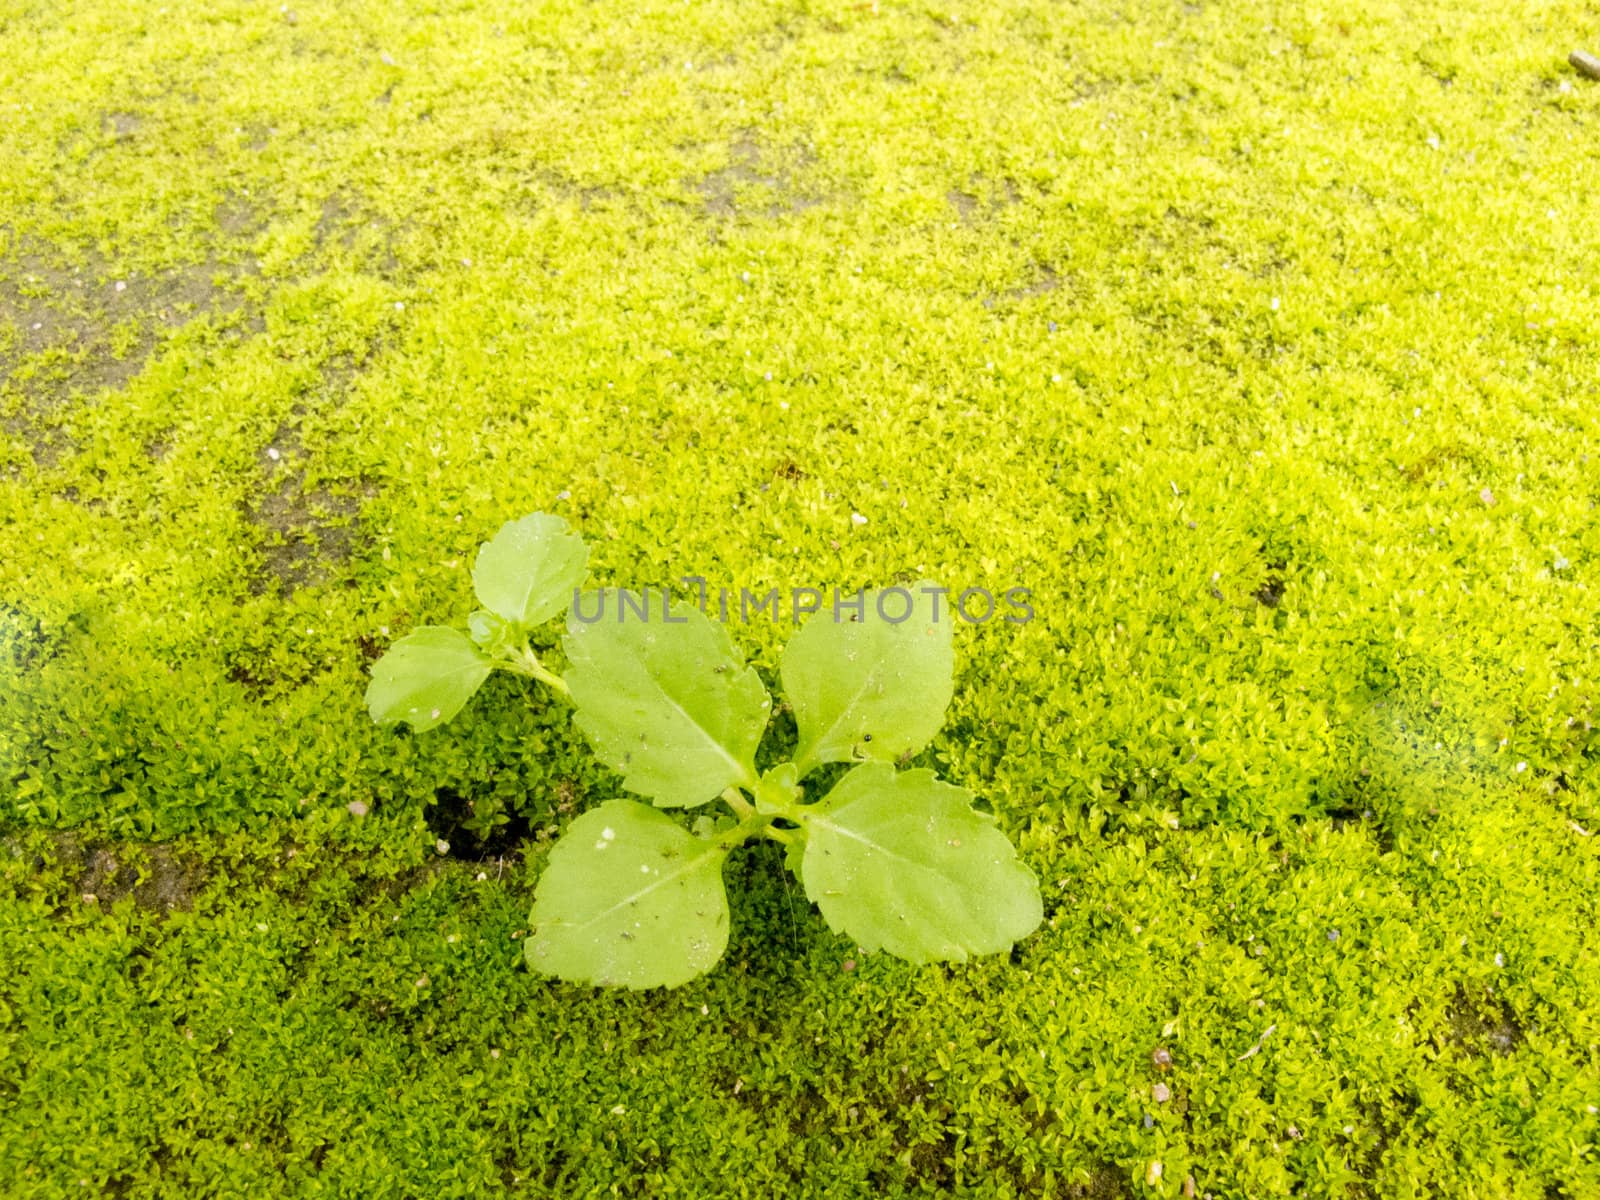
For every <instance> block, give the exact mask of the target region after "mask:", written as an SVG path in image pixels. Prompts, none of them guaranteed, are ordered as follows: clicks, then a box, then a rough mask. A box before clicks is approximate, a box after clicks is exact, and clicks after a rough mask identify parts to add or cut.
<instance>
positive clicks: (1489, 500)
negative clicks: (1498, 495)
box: [1478, 488, 1494, 504]
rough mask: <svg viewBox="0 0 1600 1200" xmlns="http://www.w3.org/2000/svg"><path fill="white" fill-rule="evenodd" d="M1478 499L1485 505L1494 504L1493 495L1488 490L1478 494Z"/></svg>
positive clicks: (1485, 489)
mask: <svg viewBox="0 0 1600 1200" xmlns="http://www.w3.org/2000/svg"><path fill="white" fill-rule="evenodd" d="M1478 499H1479V500H1482V501H1483V502H1484V503H1485V504H1493V503H1494V493H1493V492H1491V491H1490V490H1489V489H1488V488H1484V489H1483V491H1481V492H1479V493H1478Z"/></svg>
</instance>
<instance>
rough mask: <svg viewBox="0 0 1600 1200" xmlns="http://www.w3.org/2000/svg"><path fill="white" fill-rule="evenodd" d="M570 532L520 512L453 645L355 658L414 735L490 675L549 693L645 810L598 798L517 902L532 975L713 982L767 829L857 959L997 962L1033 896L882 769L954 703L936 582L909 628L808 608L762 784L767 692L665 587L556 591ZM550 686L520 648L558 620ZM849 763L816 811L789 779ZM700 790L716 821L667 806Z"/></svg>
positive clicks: (793, 643)
mask: <svg viewBox="0 0 1600 1200" xmlns="http://www.w3.org/2000/svg"><path fill="white" fill-rule="evenodd" d="M587 569H588V550H587V548H586V547H585V546H584V544H583V541H582V539H580V538H579V537H578V536H577V535H576V534H574V533H573V532H572V531H571V530H570V529H568V527H567V525H566V523H565V522H564V521H562V520H561V519H560V518H559V517H554V516H550V515H548V514H544V513H536V514H534V515H532V516H530V517H525V518H523V519H522V520H520V521H513V522H511V523H509V524H507V525H506V526H505V527H503V528H502V529H501V530H500V532H499V533H498V534H496V535H495V537H494V538H493V539H492V540H491V541H489V542H487V543H486V544H485V545H484V546H483V548H482V550H481V551H480V552H479V554H478V559H477V562H476V564H475V565H474V567H473V572H472V579H473V584H474V587H475V590H476V592H477V596H478V599H479V601H480V602H481V603H482V604H483V606H484V607H483V608H482V609H480V610H479V611H477V612H474V613H473V614H472V616H471V618H470V619H469V622H468V626H469V629H470V633H462V632H460V631H459V630H456V629H450V628H445V627H440V626H427V627H424V628H421V629H418V630H416V631H415V632H413V633H411V634H409V635H408V636H406V637H403V638H401V639H400V640H399V641H398V642H396V643H395V644H394V646H393V647H392V648H391V649H390V651H389V653H388V654H386V655H385V656H384V657H383V658H382V659H381V660H380V661H379V662H378V663H377V664H376V665H375V666H374V667H373V671H372V683H371V686H370V687H369V688H368V689H367V706H368V709H369V711H370V712H371V713H372V716H373V719H374V720H376V721H377V722H378V723H380V724H389V723H393V722H399V721H404V722H407V723H408V724H410V725H411V727H412V728H413V729H415V730H418V731H421V730H426V729H432V728H433V727H434V726H436V725H439V724H441V723H443V722H445V721H448V720H450V719H451V718H452V717H454V716H455V715H456V714H457V713H458V712H460V710H461V709H462V707H463V706H464V705H465V704H466V703H467V701H468V700H469V699H471V697H472V695H473V693H474V692H475V691H476V690H477V689H478V687H479V686H480V685H481V684H482V683H483V681H484V680H485V679H486V678H488V675H489V673H490V671H492V670H495V669H502V670H509V671H513V672H516V673H518V674H521V675H524V676H527V677H529V678H532V679H536V680H538V681H540V682H542V683H545V684H547V685H549V686H550V687H552V688H554V689H555V690H556V691H558V692H560V693H561V694H562V695H564V696H567V697H568V698H569V699H570V700H571V702H572V704H573V706H574V708H575V710H576V712H575V716H574V720H575V722H576V724H577V726H578V728H579V729H580V730H581V731H582V732H583V734H584V736H585V738H587V740H588V742H589V744H590V746H592V747H593V749H594V752H595V754H596V755H597V756H598V757H599V758H600V759H601V761H603V762H604V763H605V764H606V765H607V766H609V767H611V768H612V769H613V770H615V771H617V772H619V773H620V774H621V775H622V781H623V785H624V786H625V787H626V788H627V789H628V790H629V791H631V792H634V793H636V794H638V795H640V796H643V797H645V798H647V799H648V800H649V801H650V802H651V803H650V804H643V803H640V802H638V801H634V800H611V801H608V802H606V803H604V804H601V805H600V806H599V807H597V808H595V809H593V810H591V811H589V812H586V813H584V814H583V815H582V816H580V817H578V818H577V819H576V820H575V821H573V822H572V824H571V826H570V827H569V828H568V829H567V831H566V833H565V834H563V835H562V837H561V838H560V840H559V841H557V843H556V844H555V846H554V847H553V848H552V850H551V852H550V859H549V863H548V865H547V866H546V868H545V871H544V874H543V876H542V877H541V878H540V880H539V884H538V887H537V889H536V891H535V895H534V908H533V915H532V923H533V934H532V936H531V937H530V938H529V940H528V942H527V943H526V946H527V958H528V963H529V965H530V966H531V967H532V968H533V969H535V970H537V971H539V972H541V973H544V974H547V975H553V976H556V977H558V978H561V979H567V980H573V981H576V982H584V983H592V984H600V985H606V986H625V987H632V988H648V987H661V986H665V987H673V986H676V985H678V984H682V983H685V982H687V981H688V980H690V979H692V978H694V977H695V976H697V975H700V974H703V973H704V972H706V971H708V970H710V969H711V967H712V966H714V965H715V964H716V962H717V960H718V959H719V958H721V957H722V953H723V950H724V949H725V948H726V946H727V940H728V900H727V895H726V893H725V892H724V890H723V884H722V864H723V861H724V860H725V859H726V858H727V856H728V853H729V852H730V851H732V850H733V849H734V848H735V847H737V846H739V845H740V844H742V843H743V842H746V841H748V840H749V839H751V838H756V837H766V838H772V839H775V840H776V841H779V842H781V843H783V844H784V846H785V847H786V859H787V862H788V865H789V867H790V869H792V870H793V871H794V872H795V873H796V874H797V875H798V876H799V877H800V879H801V881H802V883H803V884H804V886H805V890H806V894H807V895H808V896H809V897H810V898H811V899H812V901H814V902H815V903H816V905H817V907H818V908H820V909H821V910H822V915H823V917H824V918H825V919H826V920H827V922H828V924H829V925H830V926H831V927H832V928H834V929H835V930H837V931H838V932H840V933H843V934H845V935H847V936H849V937H850V938H852V939H854V940H855V941H856V943H857V944H858V945H860V947H861V948H862V949H863V950H864V951H868V952H870V951H874V950H879V949H881V950H885V951H887V952H888V953H890V954H893V955H896V956H897V957H900V958H903V959H907V960H909V961H911V962H917V963H923V962H932V961H937V960H958V961H959V960H963V959H966V958H967V957H969V956H973V955H983V954H995V953H999V952H1000V951H1003V950H1007V949H1009V948H1010V947H1011V946H1012V945H1013V944H1014V943H1016V942H1017V941H1019V940H1020V939H1022V938H1024V937H1026V936H1027V935H1028V934H1030V933H1032V932H1033V930H1034V929H1035V928H1037V927H1038V925H1039V922H1040V921H1041V920H1042V918H1043V912H1042V907H1041V902H1040V898H1039V888H1038V883H1037V881H1036V880H1035V878H1034V876H1033V873H1032V872H1031V871H1030V870H1029V869H1028V868H1027V867H1026V866H1024V865H1023V864H1022V863H1021V862H1020V861H1019V860H1018V858H1017V856H1016V852H1015V850H1014V849H1013V848H1012V846H1011V843H1010V842H1009V841H1007V839H1006V837H1005V835H1004V834H1003V833H1001V832H1000V831H999V830H998V829H997V828H996V827H995V825H994V822H993V819H992V818H991V817H988V816H986V815H985V814H983V813H980V812H978V811H976V810H975V809H974V808H973V807H972V796H971V794H970V793H969V792H967V791H966V790H965V789H963V788H959V787H955V786H952V785H951V784H948V783H942V782H940V781H939V780H938V779H937V778H936V777H935V776H934V773H933V772H932V771H929V770H909V771H907V770H900V769H898V765H899V764H901V763H903V762H904V761H905V760H906V759H908V758H909V757H910V756H911V755H913V754H915V753H916V752H917V751H919V750H921V749H922V748H923V747H924V746H926V745H927V744H928V742H929V741H930V740H931V739H932V738H933V736H934V734H935V733H937V732H938V730H939V726H940V725H941V723H942V722H943V720H944V713H945V709H946V708H947V707H948V706H949V703H950V698H951V694H952V672H953V663H954V658H953V649H952V645H951V626H952V621H951V619H950V615H949V613H948V612H946V613H945V614H944V616H943V617H942V618H941V617H940V614H939V612H938V603H939V589H935V588H932V587H931V585H927V584H918V585H916V586H915V587H913V588H910V589H906V591H907V592H908V593H909V596H910V605H911V611H910V612H909V614H908V616H907V618H906V619H903V620H900V621H891V620H889V619H886V618H885V617H884V616H883V615H882V614H881V610H880V606H879V604H878V603H877V594H876V593H873V592H867V593H866V602H865V603H864V604H862V605H860V606H859V608H858V609H856V610H855V611H854V613H853V615H854V617H855V619H852V620H836V619H834V617H835V616H836V615H837V614H836V613H828V612H821V613H818V614H817V615H815V616H813V617H812V618H811V619H810V620H809V621H807V623H806V624H805V625H804V626H803V627H802V628H801V629H800V630H799V632H798V633H796V634H795V636H794V637H793V638H792V639H790V641H789V643H788V645H787V646H786V647H785V648H784V651H783V655H782V661H781V663H780V666H779V675H780V677H781V680H782V683H783V689H784V691H785V693H787V695H788V698H789V704H790V706H791V707H792V709H793V711H794V717H795V722H796V725H797V728H798V734H799V738H798V744H797V745H796V747H795V752H794V756H793V758H792V760H790V761H787V762H783V763H780V764H778V765H776V766H772V767H769V768H768V769H767V770H766V771H764V772H762V771H759V770H758V769H757V766H756V751H757V749H758V747H759V746H760V743H761V740H762V736H763V734H764V733H765V732H766V728H767V724H768V717H769V715H770V713H771V709H772V700H771V698H770V697H769V696H768V695H767V690H766V688H765V687H764V686H763V684H762V682H761V679H760V677H759V676H758V675H757V674H756V672H755V671H754V670H753V669H752V668H751V667H749V666H748V665H747V664H746V663H745V662H744V660H743V658H742V656H741V655H740V654H739V652H738V651H737V649H736V648H735V646H734V644H733V641H732V639H731V638H730V637H729V635H728V632H727V630H726V628H724V627H723V626H721V625H718V624H715V623H713V622H712V621H711V620H709V619H708V618H707V617H706V616H705V615H704V614H703V613H702V612H701V611H700V610H699V609H698V608H696V607H694V606H693V605H680V604H676V603H674V602H673V601H672V600H671V599H670V598H669V597H668V596H667V594H666V592H665V591H664V590H663V591H659V592H650V591H644V592H631V591H619V590H614V589H602V590H599V591H591V592H586V593H583V594H582V595H579V594H577V593H578V589H579V588H580V587H581V586H582V584H583V582H584V579H585V576H586V574H587ZM569 608H570V611H568V615H567V628H566V636H565V638H564V639H563V641H562V648H563V650H564V651H565V654H566V658H567V669H566V675H565V677H564V678H563V677H561V676H558V675H556V674H555V673H554V672H553V671H551V670H550V669H549V667H547V666H546V665H545V664H544V663H543V662H541V661H540V660H539V658H538V657H537V656H536V655H535V654H534V652H533V651H532V650H531V649H530V648H529V640H528V639H529V632H530V631H531V630H532V629H533V627H535V626H537V625H539V624H542V623H543V622H545V621H548V620H551V619H553V618H554V617H556V616H557V615H559V614H560V613H561V612H563V611H564V610H569ZM845 762H849V763H855V764H856V765H855V766H854V767H852V768H851V769H850V770H849V771H848V772H846V773H845V774H844V776H843V777H842V778H841V779H839V781H838V783H837V784H836V785H835V786H834V787H833V789H832V790H831V791H830V792H828V794H827V795H826V796H824V797H823V798H822V799H821V800H819V801H815V802H808V800H807V797H806V792H805V788H804V787H803V786H802V781H803V780H804V779H806V777H807V776H809V775H810V774H811V773H812V772H814V771H815V770H817V768H819V767H822V766H823V765H824V764H827V763H845ZM718 800H720V801H721V802H722V803H723V804H725V805H726V806H727V808H728V810H729V812H727V813H725V814H722V815H721V816H720V818H713V817H711V816H709V815H701V816H700V817H699V818H698V819H697V820H696V821H694V823H693V825H692V827H688V826H685V825H684V824H681V823H680V822H679V821H678V820H676V819H674V818H673V817H672V816H670V815H668V811H663V810H675V809H693V808H698V807H701V806H703V805H706V804H709V803H711V802H713V801H718Z"/></svg>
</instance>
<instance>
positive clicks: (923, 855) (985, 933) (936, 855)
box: [800, 763, 1044, 963]
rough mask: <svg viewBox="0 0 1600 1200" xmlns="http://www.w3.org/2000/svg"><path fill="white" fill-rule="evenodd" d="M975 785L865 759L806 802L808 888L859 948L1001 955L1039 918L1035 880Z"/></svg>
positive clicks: (917, 958)
mask: <svg viewBox="0 0 1600 1200" xmlns="http://www.w3.org/2000/svg"><path fill="white" fill-rule="evenodd" d="M971 800H972V796H971V793H969V792H968V791H966V789H964V788H958V787H954V786H952V785H950V784H947V783H940V782H939V781H938V780H937V779H936V778H934V774H933V772H932V771H925V770H919V771H907V772H905V773H904V774H899V775H897V774H896V773H895V771H894V768H893V767H889V766H885V765H883V764H881V763H864V764H862V765H861V766H859V767H856V768H855V769H854V770H853V771H851V772H850V773H849V774H848V775H846V776H845V777H844V778H843V779H842V780H840V781H839V785H838V786H837V787H836V788H834V789H833V791H832V792H830V793H829V794H828V796H827V797H826V798H825V799H824V800H823V801H822V802H821V803H820V804H818V805H817V806H816V807H815V808H811V809H802V810H801V812H802V814H803V816H802V818H801V823H802V825H803V827H804V828H805V830H806V835H807V836H806V847H805V852H804V857H803V858H802V860H801V869H800V875H801V879H802V880H803V881H804V883H805V887H806V895H808V896H810V897H811V899H812V900H813V901H814V902H815V903H816V905H817V907H818V908H820V909H821V910H822V915H823V916H824V917H825V918H826V919H827V922H828V924H829V925H830V926H832V927H833V928H834V929H835V930H837V931H839V932H840V933H843V934H846V935H847V936H849V937H851V938H854V939H855V941H856V943H857V944H858V945H859V946H860V947H861V948H862V949H863V950H866V951H872V950H879V949H882V950H887V951H888V952H889V953H890V954H893V955H895V956H896V957H898V958H904V959H907V960H909V961H911V962H915V963H924V962H934V961H940V960H955V961H958V962H959V961H961V960H964V959H966V958H967V957H968V956H969V955H980V954H998V953H999V952H1000V951H1002V950H1006V949H1009V948H1010V946H1011V945H1012V944H1013V943H1014V942H1018V941H1020V940H1021V939H1023V938H1025V937H1027V936H1028V935H1029V934H1030V933H1032V932H1033V931H1034V930H1035V929H1036V928H1038V925H1039V922H1040V921H1042V920H1043V919H1044V908H1043V904H1042V902H1041V900H1040V898H1039V884H1038V881H1037V880H1036V879H1035V878H1034V875H1033V872H1032V871H1030V870H1029V869H1028V868H1027V867H1026V866H1024V865H1023V863H1022V862H1021V861H1019V860H1018V858H1017V855H1016V851H1015V850H1014V849H1013V848H1012V846H1011V843H1010V842H1009V841H1007V840H1006V836H1005V834H1003V833H1001V832H1000V830H999V829H997V828H995V826H994V821H993V818H992V817H988V816H985V815H984V814H983V813H980V812H978V811H976V810H975V809H973V807H972V804H971Z"/></svg>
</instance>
